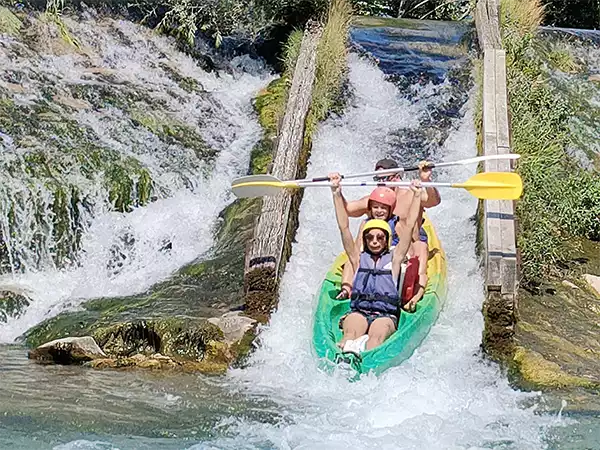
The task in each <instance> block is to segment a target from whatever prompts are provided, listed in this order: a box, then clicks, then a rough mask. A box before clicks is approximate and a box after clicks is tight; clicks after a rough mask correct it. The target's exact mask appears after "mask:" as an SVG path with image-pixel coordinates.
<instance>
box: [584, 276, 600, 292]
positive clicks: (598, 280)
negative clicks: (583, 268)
mask: <svg viewBox="0 0 600 450" xmlns="http://www.w3.org/2000/svg"><path fill="white" fill-rule="evenodd" d="M583 278H584V279H585V281H587V282H588V284H589V285H590V286H591V287H592V289H594V290H595V291H596V293H597V294H598V295H600V277H598V276H596V275H590V274H589V273H586V274H585V275H584V276H583Z"/></svg>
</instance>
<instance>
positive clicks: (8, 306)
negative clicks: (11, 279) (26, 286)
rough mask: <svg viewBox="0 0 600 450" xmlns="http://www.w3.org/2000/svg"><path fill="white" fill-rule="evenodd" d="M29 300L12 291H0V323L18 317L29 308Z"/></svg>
mask: <svg viewBox="0 0 600 450" xmlns="http://www.w3.org/2000/svg"><path fill="white" fill-rule="evenodd" d="M30 302H31V300H30V299H29V298H28V297H27V296H26V295H24V294H20V293H16V292H12V291H0V322H6V321H7V320H8V319H9V318H14V317H19V316H20V315H21V314H22V313H23V311H25V309H26V308H27V307H28V306H29V304H30Z"/></svg>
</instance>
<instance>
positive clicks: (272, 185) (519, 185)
mask: <svg viewBox="0 0 600 450" xmlns="http://www.w3.org/2000/svg"><path fill="white" fill-rule="evenodd" d="M257 176H258V177H260V180H257V181H250V182H247V183H239V184H236V185H234V186H232V187H231V189H232V190H233V193H234V194H235V195H236V197H239V198H245V197H262V196H264V195H277V194H278V193H279V192H281V190H282V189H301V188H307V187H329V186H331V185H332V184H331V182H312V181H309V182H307V181H305V180H293V181H281V180H280V179H278V178H277V177H274V176H272V175H257ZM341 186H344V187H347V186H387V187H407V186H410V182H409V181H395V182H391V181H385V182H377V181H354V182H345V183H344V182H343V183H341ZM421 186H423V187H451V188H461V189H466V190H467V191H469V192H470V193H471V194H472V195H474V196H475V197H477V198H480V199H483V200H516V199H518V198H519V197H520V196H521V193H522V192H523V182H522V181H521V177H520V176H519V175H518V174H516V173H513V172H483V173H478V174H477V175H474V176H472V177H471V178H469V179H468V180H467V181H465V182H464V183H437V182H434V183H421Z"/></svg>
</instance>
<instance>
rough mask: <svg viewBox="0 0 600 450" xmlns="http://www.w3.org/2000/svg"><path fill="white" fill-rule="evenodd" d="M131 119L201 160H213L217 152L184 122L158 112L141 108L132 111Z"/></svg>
mask: <svg viewBox="0 0 600 450" xmlns="http://www.w3.org/2000/svg"><path fill="white" fill-rule="evenodd" d="M130 114H131V119H132V121H133V122H134V123H135V124H139V125H141V126H143V127H144V128H146V129H147V130H149V131H151V132H152V133H154V134H155V135H156V136H158V137H159V138H160V139H161V140H162V141H164V142H166V143H167V144H179V145H181V146H183V147H185V148H189V149H191V150H193V151H194V153H195V154H196V157H197V158H198V159H200V160H212V159H213V158H214V157H215V156H216V155H217V151H216V150H215V149H212V148H211V147H209V146H208V145H207V144H206V143H205V142H204V139H203V138H202V136H200V134H199V133H198V132H197V131H196V130H195V129H194V128H193V127H191V126H189V125H187V124H186V123H184V122H181V121H179V120H176V119H173V118H170V117H168V116H166V115H165V114H161V113H159V112H157V111H152V112H150V111H144V110H143V109H142V108H140V107H139V106H136V107H134V108H133V109H131V111H130Z"/></svg>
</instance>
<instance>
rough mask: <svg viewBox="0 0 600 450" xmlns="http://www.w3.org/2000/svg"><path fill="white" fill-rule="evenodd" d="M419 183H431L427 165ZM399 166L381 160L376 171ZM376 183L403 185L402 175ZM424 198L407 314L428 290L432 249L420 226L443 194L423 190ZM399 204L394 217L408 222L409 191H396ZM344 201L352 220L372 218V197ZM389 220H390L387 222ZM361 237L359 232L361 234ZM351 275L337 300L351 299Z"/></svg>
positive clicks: (377, 178)
mask: <svg viewBox="0 0 600 450" xmlns="http://www.w3.org/2000/svg"><path fill="white" fill-rule="evenodd" d="M419 167H420V170H419V179H420V180H421V181H431V169H430V168H427V162H426V161H422V162H421V163H419ZM397 168H398V164H397V163H396V161H394V160H392V159H388V158H385V159H381V160H379V161H377V163H376V164H375V170H389V169H397ZM373 179H374V180H375V181H400V180H401V179H402V177H401V172H398V173H394V174H390V175H383V176H375V177H373ZM424 191H425V194H424V195H423V197H422V198H423V199H422V201H421V211H420V213H419V218H418V220H417V223H418V226H415V230H414V231H413V244H412V245H411V248H410V249H409V262H408V264H407V267H406V275H408V276H407V278H406V279H405V280H404V284H403V286H404V289H403V296H402V300H403V303H402V308H403V309H404V310H405V311H407V312H414V311H415V309H416V305H417V302H418V301H419V300H421V298H423V295H424V294H425V286H426V285H427V261H428V259H429V247H428V243H427V233H426V232H425V230H424V229H423V227H422V226H421V225H422V223H423V218H422V216H423V210H424V208H432V207H434V206H437V205H439V204H440V201H441V199H440V194H439V192H438V190H437V189H436V188H432V187H429V188H426V189H424ZM395 192H396V202H395V205H394V206H393V207H392V213H391V214H393V216H391V215H390V217H395V219H396V220H397V219H398V217H399V218H405V217H406V214H407V208H408V203H409V202H408V201H407V198H408V197H407V196H409V194H408V193H407V190H406V189H402V188H396V189H395ZM342 198H343V201H344V206H345V207H346V211H347V212H348V215H349V216H350V217H360V216H362V215H363V214H367V215H368V216H369V217H372V215H371V214H372V212H371V209H370V207H371V197H370V196H365V197H363V198H361V199H360V200H354V201H351V202H348V201H346V199H345V198H344V197H343V196H342ZM387 220H390V218H388V219H387ZM390 225H391V227H392V232H393V231H394V226H393V223H391V224H390ZM358 236H360V232H359V234H358ZM396 239H397V238H396V237H395V236H394V243H395V242H396ZM351 279H352V278H351V274H350V273H349V272H348V270H347V269H346V270H345V271H344V275H343V276H342V288H341V290H340V293H339V294H338V296H337V297H336V298H337V299H345V298H349V297H350V295H351V294H352V285H351V284H350V280H351Z"/></svg>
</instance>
